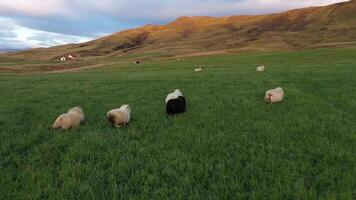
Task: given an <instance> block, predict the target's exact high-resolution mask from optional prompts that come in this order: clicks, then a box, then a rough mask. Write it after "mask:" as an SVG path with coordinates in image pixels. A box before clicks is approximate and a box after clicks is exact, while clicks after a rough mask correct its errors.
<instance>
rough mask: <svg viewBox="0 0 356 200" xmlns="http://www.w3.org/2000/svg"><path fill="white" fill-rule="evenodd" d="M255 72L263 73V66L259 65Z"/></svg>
mask: <svg viewBox="0 0 356 200" xmlns="http://www.w3.org/2000/svg"><path fill="white" fill-rule="evenodd" d="M256 71H257V72H264V71H265V66H264V65H261V66H259V67H257V70H256Z"/></svg>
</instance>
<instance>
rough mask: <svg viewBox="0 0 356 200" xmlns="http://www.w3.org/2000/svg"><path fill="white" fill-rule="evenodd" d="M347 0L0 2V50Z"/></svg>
mask: <svg viewBox="0 0 356 200" xmlns="http://www.w3.org/2000/svg"><path fill="white" fill-rule="evenodd" d="M343 1H347V0H0V50H1V49H24V48H35V47H49V46H56V45H62V44H67V43H80V42H85V41H89V40H92V39H95V38H98V37H102V36H105V35H108V34H111V33H115V32H118V31H122V30H125V29H129V28H134V27H138V26H142V25H146V24H165V23H168V22H170V21H173V20H175V19H176V18H178V17H181V16H216V17H219V16H232V15H255V14H266V13H273V12H281V11H286V10H289V9H294V8H302V7H309V6H322V5H328V4H332V3H337V2H343Z"/></svg>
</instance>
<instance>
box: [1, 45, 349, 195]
mask: <svg viewBox="0 0 356 200" xmlns="http://www.w3.org/2000/svg"><path fill="white" fill-rule="evenodd" d="M260 63H264V64H265V65H266V66H267V71H266V72H265V73H262V74H261V73H260V74H258V73H256V72H255V67H256V66H257V65H258V64H260ZM196 65H204V66H205V67H204V71H203V72H201V73H194V72H193V71H194V67H195V66H196ZM277 86H282V87H283V88H284V90H285V93H286V98H285V101H284V102H282V103H280V104H275V105H268V104H266V103H264V101H263V97H264V93H265V91H266V90H267V89H270V88H274V87H277ZM175 88H180V89H181V90H182V91H183V93H184V94H185V95H186V98H187V102H188V104H187V112H186V113H185V114H182V115H179V116H178V117H176V118H174V119H168V118H167V117H166V115H165V113H164V99H165V95H166V94H167V93H168V92H170V91H172V90H173V89H175ZM0 94H1V95H0V102H1V106H0V127H1V129H0V144H1V148H0V158H1V159H0V172H1V175H0V186H1V187H0V196H1V197H2V198H3V199H116V198H121V199H355V198H356V159H355V157H356V156H355V155H356V100H355V99H356V49H337V50H330V49H328V50H314V51H304V52H290V53H268V54H245V55H235V56H209V57H200V58H191V59H183V60H182V61H179V62H178V61H162V62H147V63H143V64H141V65H127V66H121V67H119V66H110V67H106V68H101V69H98V70H92V71H83V72H80V73H71V74H43V75H0ZM124 103H129V104H130V105H131V107H132V110H133V113H132V117H133V119H132V121H131V123H130V124H129V126H128V127H126V128H123V129H116V128H112V127H111V126H110V125H109V124H108V123H107V121H106V116H105V115H106V112H107V111H108V110H109V109H112V108H116V107H118V106H120V105H121V104H124ZM77 105H80V106H82V107H83V109H84V112H85V114H86V117H87V118H86V122H85V123H84V125H83V126H81V127H80V128H78V129H76V130H71V131H68V132H62V131H56V130H52V129H51V128H50V125H51V124H52V123H53V121H54V120H55V118H56V117H57V116H58V115H59V114H61V113H63V112H66V111H67V110H68V109H69V108H71V107H74V106H77Z"/></svg>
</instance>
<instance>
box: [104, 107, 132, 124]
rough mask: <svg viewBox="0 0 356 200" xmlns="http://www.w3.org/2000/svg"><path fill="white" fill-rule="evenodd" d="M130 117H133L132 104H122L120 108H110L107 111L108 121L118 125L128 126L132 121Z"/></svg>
mask: <svg viewBox="0 0 356 200" xmlns="http://www.w3.org/2000/svg"><path fill="white" fill-rule="evenodd" d="M130 117H131V107H130V105H127V104H125V105H122V106H121V107H120V108H118V109H113V110H110V111H109V112H108V113H107V119H108V121H109V122H110V123H111V124H112V125H114V126H116V127H123V126H126V125H127V124H128V123H129V121H130Z"/></svg>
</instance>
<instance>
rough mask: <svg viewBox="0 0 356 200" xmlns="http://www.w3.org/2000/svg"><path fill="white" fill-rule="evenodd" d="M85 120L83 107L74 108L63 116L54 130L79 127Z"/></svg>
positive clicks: (54, 124) (59, 118) (54, 125)
mask: <svg viewBox="0 0 356 200" xmlns="http://www.w3.org/2000/svg"><path fill="white" fill-rule="evenodd" d="M84 119H85V116H84V112H83V109H82V108H81V107H79V106H78V107H74V108H72V109H70V110H69V111H68V112H67V113H64V114H61V115H59V116H58V117H57V119H56V121H55V122H54V123H53V126H52V127H53V128H55V129H62V130H68V129H71V128H75V127H78V126H79V125H80V123H82V122H83V121H84Z"/></svg>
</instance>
